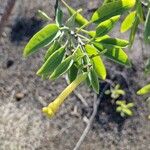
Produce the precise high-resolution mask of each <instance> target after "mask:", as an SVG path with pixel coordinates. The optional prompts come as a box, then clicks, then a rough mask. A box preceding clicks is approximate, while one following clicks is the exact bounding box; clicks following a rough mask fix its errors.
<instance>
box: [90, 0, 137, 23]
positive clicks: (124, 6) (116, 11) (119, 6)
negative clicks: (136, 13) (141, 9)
mask: <svg viewBox="0 0 150 150" xmlns="http://www.w3.org/2000/svg"><path fill="white" fill-rule="evenodd" d="M135 2H136V0H116V1H114V2H110V3H105V4H104V5H102V6H100V7H99V8H98V9H97V10H96V11H95V13H94V14H93V16H92V21H93V22H95V23H100V22H102V21H105V20H107V19H109V18H111V17H113V16H116V15H121V14H122V13H124V12H125V11H127V10H129V9H130V8H132V7H133V6H134V5H135Z"/></svg>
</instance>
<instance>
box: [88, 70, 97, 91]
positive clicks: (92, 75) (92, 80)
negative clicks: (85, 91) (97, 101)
mask: <svg viewBox="0 0 150 150" xmlns="http://www.w3.org/2000/svg"><path fill="white" fill-rule="evenodd" d="M89 79H90V83H91V85H92V88H93V90H94V91H95V92H96V93H97V94H99V80H98V77H97V74H96V72H95V70H94V69H91V70H90V73H89Z"/></svg>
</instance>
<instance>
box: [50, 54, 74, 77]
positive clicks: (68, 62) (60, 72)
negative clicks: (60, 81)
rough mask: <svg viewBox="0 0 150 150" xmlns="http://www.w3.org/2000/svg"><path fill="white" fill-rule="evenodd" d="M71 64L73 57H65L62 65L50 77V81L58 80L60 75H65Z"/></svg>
mask: <svg viewBox="0 0 150 150" xmlns="http://www.w3.org/2000/svg"><path fill="white" fill-rule="evenodd" d="M72 64H73V56H72V55H71V56H69V57H67V58H66V59H65V60H64V61H62V63H61V64H60V65H59V66H58V67H57V68H56V69H55V71H54V72H53V73H52V75H51V76H50V79H56V78H59V77H60V76H61V75H63V74H64V73H66V72H67V71H68V70H69V69H70V67H71V66H72Z"/></svg>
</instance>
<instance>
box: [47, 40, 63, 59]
mask: <svg viewBox="0 0 150 150" xmlns="http://www.w3.org/2000/svg"><path fill="white" fill-rule="evenodd" d="M60 47H61V45H60V43H59V42H58V41H54V43H53V44H52V45H51V46H50V48H49V49H48V50H47V52H46V54H45V57H44V62H45V61H46V60H47V59H48V58H49V57H50V56H51V55H52V54H53V53H54V52H55V51H56V50H58V49H59V48H60Z"/></svg>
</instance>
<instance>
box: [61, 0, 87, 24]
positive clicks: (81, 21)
mask: <svg viewBox="0 0 150 150" xmlns="http://www.w3.org/2000/svg"><path fill="white" fill-rule="evenodd" d="M62 2H63V4H64V5H65V6H66V7H67V9H68V11H69V13H70V15H71V16H72V15H73V14H75V13H76V12H77V11H76V10H75V9H73V8H72V7H70V6H69V5H68V4H67V3H66V2H65V1H64V0H62ZM75 21H76V22H77V23H78V24H79V25H80V26H83V25H84V24H87V23H88V20H87V19H86V18H84V17H83V16H82V15H81V14H80V13H77V15H76V17H75Z"/></svg>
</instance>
